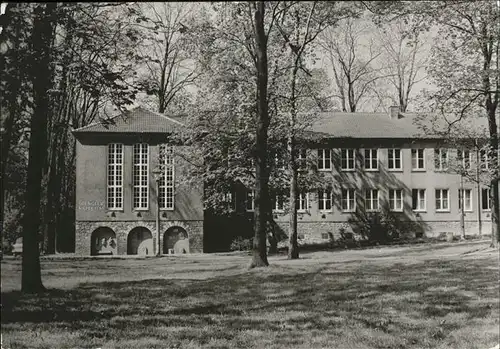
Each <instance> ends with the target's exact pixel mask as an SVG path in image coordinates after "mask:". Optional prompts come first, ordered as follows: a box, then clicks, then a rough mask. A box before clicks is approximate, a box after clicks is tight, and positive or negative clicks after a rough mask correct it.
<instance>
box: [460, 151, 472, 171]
mask: <svg viewBox="0 0 500 349" xmlns="http://www.w3.org/2000/svg"><path fill="white" fill-rule="evenodd" d="M471 155H472V154H471V152H470V151H469V150H460V149H459V150H457V160H458V162H459V164H460V166H461V167H462V168H463V169H464V170H469V169H470V164H471V162H472V161H471V160H472V158H471Z"/></svg>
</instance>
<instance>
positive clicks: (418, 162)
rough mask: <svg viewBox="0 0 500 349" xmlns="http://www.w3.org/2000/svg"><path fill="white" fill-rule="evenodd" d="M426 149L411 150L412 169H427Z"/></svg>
mask: <svg viewBox="0 0 500 349" xmlns="http://www.w3.org/2000/svg"><path fill="white" fill-rule="evenodd" d="M424 153H425V152H424V149H422V148H420V149H412V150H411V169H412V170H414V171H420V170H424V169H425V157H424Z"/></svg>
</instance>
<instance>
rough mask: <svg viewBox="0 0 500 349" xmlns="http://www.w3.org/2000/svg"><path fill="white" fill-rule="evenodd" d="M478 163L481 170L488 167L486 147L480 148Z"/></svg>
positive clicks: (488, 160) (488, 159)
mask: <svg viewBox="0 0 500 349" xmlns="http://www.w3.org/2000/svg"><path fill="white" fill-rule="evenodd" d="M479 164H480V166H481V169H483V170H488V169H489V168H490V158H489V154H488V150H487V149H481V151H480V152H479Z"/></svg>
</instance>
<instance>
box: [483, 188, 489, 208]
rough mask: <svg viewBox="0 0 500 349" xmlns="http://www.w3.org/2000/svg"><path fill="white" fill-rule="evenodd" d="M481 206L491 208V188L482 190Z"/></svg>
mask: <svg viewBox="0 0 500 349" xmlns="http://www.w3.org/2000/svg"><path fill="white" fill-rule="evenodd" d="M481 208H482V209H483V210H486V211H489V210H491V197H490V189H482V190H481Z"/></svg>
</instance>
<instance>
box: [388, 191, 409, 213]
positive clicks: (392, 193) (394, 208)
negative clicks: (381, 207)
mask: <svg viewBox="0 0 500 349" xmlns="http://www.w3.org/2000/svg"><path fill="white" fill-rule="evenodd" d="M398 193H399V195H397V194H398ZM398 196H399V197H398ZM398 201H399V202H401V206H399V207H398V205H397V203H398ZM391 203H392V207H391ZM404 206H405V202H404V190H403V189H400V188H398V189H389V210H390V211H391V212H403V211H404Z"/></svg>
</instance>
